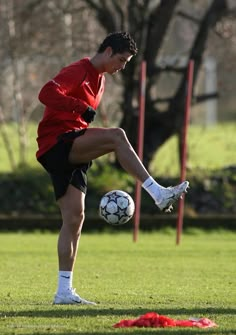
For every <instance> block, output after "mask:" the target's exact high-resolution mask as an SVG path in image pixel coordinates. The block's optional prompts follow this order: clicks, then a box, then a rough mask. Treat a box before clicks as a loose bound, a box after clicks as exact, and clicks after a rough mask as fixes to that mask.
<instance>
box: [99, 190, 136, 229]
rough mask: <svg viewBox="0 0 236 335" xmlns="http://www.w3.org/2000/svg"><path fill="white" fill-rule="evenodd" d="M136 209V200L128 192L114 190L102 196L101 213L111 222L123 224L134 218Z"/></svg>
mask: <svg viewBox="0 0 236 335" xmlns="http://www.w3.org/2000/svg"><path fill="white" fill-rule="evenodd" d="M134 209H135V206H134V201H133V199H132V198H131V196H130V195H129V194H128V193H126V192H124V191H120V190H113V191H110V192H108V193H106V194H105V195H104V196H103V197H102V199H101V201H100V205H99V215H100V217H101V218H102V219H104V220H105V221H106V222H108V223H109V224H112V225H121V224H124V223H126V222H128V221H129V220H130V219H131V218H132V216H133V214H134Z"/></svg>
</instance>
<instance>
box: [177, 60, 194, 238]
mask: <svg viewBox="0 0 236 335" xmlns="http://www.w3.org/2000/svg"><path fill="white" fill-rule="evenodd" d="M193 70H194V61H193V60H190V61H189V64H188V73H187V83H186V86H187V90H186V101H185V113H184V125H183V135H182V136H183V138H182V157H181V178H180V179H181V182H183V181H184V180H185V177H186V161H187V131H188V125H189V120H190V109H191V100H192V88H193ZM183 216H184V195H183V199H180V200H179V207H178V218H177V233H176V244H179V243H180V237H181V234H182V228H183Z"/></svg>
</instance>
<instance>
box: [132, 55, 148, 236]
mask: <svg viewBox="0 0 236 335" xmlns="http://www.w3.org/2000/svg"><path fill="white" fill-rule="evenodd" d="M145 91H146V61H142V63H141V71H140V92H139V123H138V140H137V143H138V144H137V154H138V156H139V159H140V160H141V161H142V160H143V141H144V120H145ZM141 191H142V185H141V182H140V181H139V180H137V181H136V187H135V213H134V231H133V240H134V242H136V241H137V238H138V230H139V223H140V207H141Z"/></svg>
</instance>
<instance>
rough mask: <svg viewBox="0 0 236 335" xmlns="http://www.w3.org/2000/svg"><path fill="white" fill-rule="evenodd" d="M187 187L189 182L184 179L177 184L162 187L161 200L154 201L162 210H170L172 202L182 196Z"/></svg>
mask: <svg viewBox="0 0 236 335" xmlns="http://www.w3.org/2000/svg"><path fill="white" fill-rule="evenodd" d="M188 188H189V182H188V181H184V182H183V183H181V184H179V185H177V186H173V187H172V186H170V187H166V188H162V189H161V190H160V194H161V200H160V201H156V202H155V203H156V205H157V206H158V207H159V209H160V210H161V211H163V212H166V213H168V212H171V210H172V209H173V206H172V205H173V204H174V203H175V202H176V201H177V200H178V199H179V198H182V195H183V194H184V193H187V189H188Z"/></svg>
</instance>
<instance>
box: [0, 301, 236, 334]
mask: <svg viewBox="0 0 236 335" xmlns="http://www.w3.org/2000/svg"><path fill="white" fill-rule="evenodd" d="M33 306H35V305H33ZM41 307H42V306H40V309H39V310H23V311H11V312H2V313H0V316H4V317H7V318H8V317H13V318H17V317H19V318H20V317H26V318H27V317H28V318H43V317H45V318H70V319H71V318H78V317H95V318H97V317H99V316H100V317H102V316H108V317H109V316H110V317H113V319H114V316H117V320H116V321H115V322H114V321H111V325H110V326H109V327H106V328H105V329H104V330H103V331H102V332H100V331H98V332H97V331H94V332H89V331H88V332H86V331H83V335H108V334H134V335H151V334H154V333H156V334H164V335H191V334H192V335H198V334H203V333H204V332H206V331H207V334H209V335H231V334H232V335H236V329H222V328H221V327H220V325H219V327H218V328H210V329H199V328H178V327H177V328H113V327H112V325H113V324H114V323H116V322H119V321H120V320H121V319H122V318H123V319H131V318H136V317H139V316H140V315H142V314H145V313H147V312H151V310H147V309H144V308H134V309H113V308H101V307H100V306H96V307H93V308H92V309H91V308H90V307H88V306H81V307H79V306H77V307H76V306H68V305H67V306H59V305H58V306H52V307H51V309H50V310H48V305H46V306H45V307H46V308H47V310H44V309H43V308H41ZM36 308H38V305H36ZM152 311H155V312H156V313H159V314H162V315H167V316H170V317H172V315H174V316H175V318H176V315H179V317H178V319H181V315H183V316H182V319H187V318H189V317H191V316H192V317H194V316H197V317H198V316H200V317H208V318H211V315H214V317H213V318H212V319H214V318H215V315H231V314H232V315H235V313H236V309H234V308H213V307H210V308H191V309H187V308H186V309H185V308H181V309H159V310H152ZM186 315H187V317H186ZM214 321H215V320H214ZM90 322H91V321H90ZM96 322H98V320H97V319H96ZM58 330H59V329H58ZM55 334H56V335H70V334H71V335H72V334H74V335H77V334H78V335H79V334H81V332H80V331H79V330H78V332H74V331H72V330H67V331H63V330H62V329H60V332H57V331H56V333H55Z"/></svg>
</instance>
